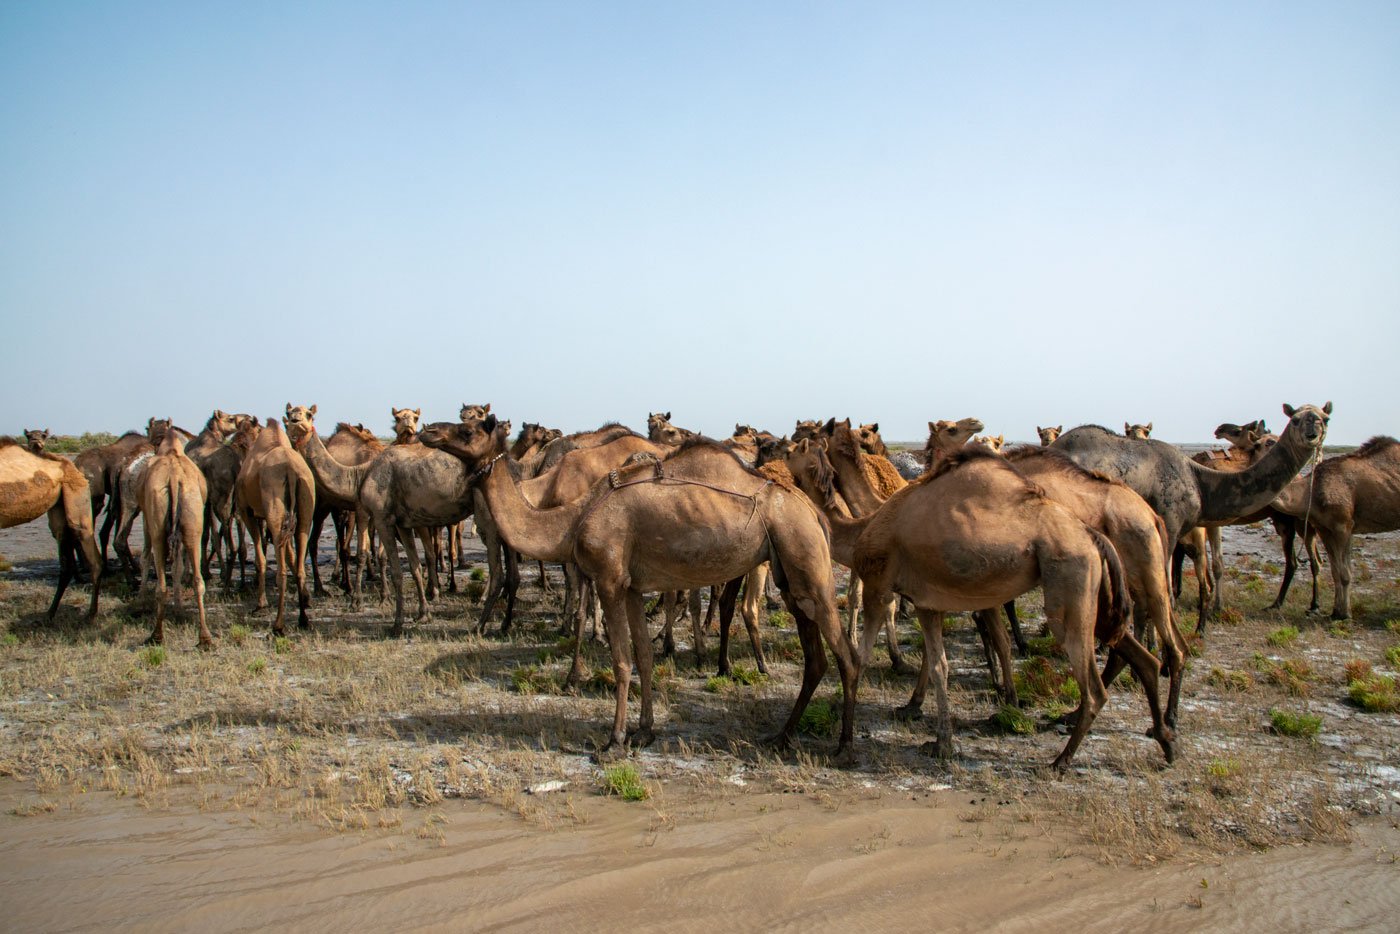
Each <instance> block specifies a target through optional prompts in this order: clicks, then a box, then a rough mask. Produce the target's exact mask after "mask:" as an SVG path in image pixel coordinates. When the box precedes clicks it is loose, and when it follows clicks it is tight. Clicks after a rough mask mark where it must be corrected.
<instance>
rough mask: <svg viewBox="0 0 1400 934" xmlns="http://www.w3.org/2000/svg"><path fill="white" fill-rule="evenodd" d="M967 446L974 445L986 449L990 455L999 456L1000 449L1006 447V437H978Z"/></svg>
mask: <svg viewBox="0 0 1400 934" xmlns="http://www.w3.org/2000/svg"><path fill="white" fill-rule="evenodd" d="M968 444H975V445H977V446H978V447H981V448H986V449H987V450H988V451H989V452H991V453H992V454H1000V453H1001V450H1002V448H1004V447H1006V435H1004V434H1002V435H978V436H977V437H975V438H973V439H972V440H971V441H969V442H968Z"/></svg>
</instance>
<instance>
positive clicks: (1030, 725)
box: [992, 704, 1035, 734]
mask: <svg viewBox="0 0 1400 934" xmlns="http://www.w3.org/2000/svg"><path fill="white" fill-rule="evenodd" d="M992 723H993V724H995V725H996V727H997V728H998V729H999V730H1001V731H1002V732H1003V733H1021V734H1030V733H1034V732H1035V721H1034V720H1032V719H1031V718H1030V717H1028V716H1026V714H1025V711H1023V710H1021V708H1020V707H1013V706H1011V705H1010V704H1002V705H1001V707H1000V708H999V709H998V710H997V712H996V713H994V714H992Z"/></svg>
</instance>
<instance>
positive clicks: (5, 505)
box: [0, 438, 102, 622]
mask: <svg viewBox="0 0 1400 934" xmlns="http://www.w3.org/2000/svg"><path fill="white" fill-rule="evenodd" d="M45 513H48V516H49V531H50V532H52V533H53V537H54V541H55V542H56V543H57V545H58V587H57V589H56V590H55V591H54V595H53V603H52V604H50V605H49V619H50V620H52V619H53V618H54V616H56V615H57V614H58V605H59V602H60V601H61V600H62V599H63V592H64V591H65V590H67V589H68V583H69V582H70V581H72V580H73V579H74V578H75V577H77V575H78V567H77V561H76V559H75V557H74V553H75V552H76V550H77V548H78V547H81V548H82V550H83V554H84V555H86V556H87V561H88V570H89V571H90V572H91V574H92V602H91V603H90V604H89V605H88V614H87V618H88V621H89V622H91V621H92V620H93V619H95V618H96V617H97V594H98V590H99V589H100V586H99V585H100V580H101V577H102V561H101V559H100V557H99V555H98V552H97V542H96V541H95V540H94V538H93V533H92V494H91V492H90V491H89V489H88V481H87V478H86V477H84V476H83V472H82V471H80V470H79V469H78V468H77V467H75V466H74V465H73V463H72V462H71V461H69V460H68V459H67V458H66V457H59V456H57V455H55V454H34V453H31V452H30V451H26V450H25V449H24V448H23V447H22V446H21V445H20V444H18V443H17V442H15V441H14V440H13V439H11V438H0V529H8V528H10V527H11V526H16V525H23V524H24V523H26V522H32V521H33V520H35V519H37V518H39V517H40V516H42V515H44V514H45Z"/></svg>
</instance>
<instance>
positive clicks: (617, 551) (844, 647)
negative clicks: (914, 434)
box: [423, 420, 859, 757]
mask: <svg viewBox="0 0 1400 934" xmlns="http://www.w3.org/2000/svg"><path fill="white" fill-rule="evenodd" d="M434 428H436V426H429V429H428V430H425V432H424V435H423V441H424V443H425V444H430V445H431V444H435V443H436V444H443V445H444V446H445V447H446V446H450V447H451V449H452V450H454V451H455V452H457V454H458V456H459V457H461V458H462V459H463V461H464V462H466V463H473V462H476V463H481V464H483V468H482V469H484V470H485V471H486V478H485V480H484V481H483V482H482V490H483V492H484V494H485V496H486V500H487V503H488V504H489V506H490V508H491V513H492V515H493V516H494V517H495V520H496V525H497V528H498V529H499V530H500V532H501V534H502V536H503V537H504V538H505V540H506V542H507V543H508V544H510V546H511V547H512V548H515V549H517V550H518V551H520V552H522V553H524V554H531V555H536V556H541V557H544V558H546V559H547V560H551V561H573V562H575V563H577V564H578V565H579V568H580V569H581V571H582V572H583V573H584V574H585V575H587V576H588V577H589V578H591V579H592V580H593V581H594V582H595V585H596V586H597V588H598V593H599V596H600V598H601V599H602V602H603V615H604V621H605V624H606V626H607V630H608V643H609V648H610V649H611V651H612V658H613V676H614V682H615V684H616V685H617V687H616V707H615V711H614V716H613V724H612V730H611V733H610V736H609V739H608V743H607V745H606V746H605V747H604V751H605V752H607V751H620V749H621V748H622V747H623V746H624V745H626V744H629V743H631V744H635V745H646V744H648V743H650V742H651V741H652V739H653V733H652V726H653V713H652V683H651V675H652V650H651V637H650V634H649V633H648V631H647V627H646V619H645V616H644V614H643V603H642V600H643V594H645V593H647V592H653V591H662V592H664V591H668V590H688V589H691V588H694V587H703V586H706V585H707V584H708V583H709V582H711V581H717V580H725V581H728V580H733V579H734V578H736V577H742V576H743V575H744V574H746V573H747V572H748V571H749V570H751V569H752V568H754V567H756V566H757V565H758V564H760V563H761V562H763V561H771V562H772V564H773V568H774V573H775V576H776V577H777V579H778V582H779V586H780V588H781V590H782V593H783V599H784V601H785V602H786V603H787V606H788V609H789V611H790V612H792V614H793V616H794V618H795V619H796V620H797V623H798V631H799V634H800V637H801V640H802V648H803V656H804V662H805V663H804V667H803V677H802V687H801V690H800V691H799V693H798V698H797V703H796V705H795V706H794V707H793V711H792V714H791V715H790V716H789V718H788V721H787V723H786V724H785V725H784V727H783V729H782V731H781V732H780V733H779V735H778V738H779V739H780V740H782V741H786V740H788V739H790V738H791V737H792V736H793V734H794V733H795V731H796V729H797V723H798V719H799V718H800V717H801V715H802V712H803V710H804V709H805V708H806V706H807V702H808V701H809V700H810V699H811V696H812V693H813V692H814V691H815V690H816V687H817V684H818V683H819V682H820V681H821V677H822V675H823V674H824V673H825V670H826V667H827V662H826V655H825V653H824V652H823V651H822V640H823V638H825V640H826V642H827V645H828V647H829V648H830V650H831V651H832V653H833V654H834V655H835V656H836V663H837V666H838V668H839V669H840V672H841V683H842V688H843V696H844V697H845V701H844V704H843V718H842V727H841V740H840V748H839V749H838V756H844V757H849V755H850V752H851V742H852V736H853V734H852V722H853V720H854V712H855V708H854V699H855V688H856V678H857V676H858V675H859V671H858V668H857V665H856V662H855V659H854V653H853V651H852V646H851V643H850V641H849V640H848V639H847V638H846V635H845V633H843V632H842V631H841V627H840V624H839V623H838V621H837V619H836V605H835V582H834V580H833V579H832V576H831V553H830V550H829V547H828V545H827V532H826V528H825V526H824V523H823V522H822V519H821V516H820V515H819V514H818V512H817V511H816V510H815V509H814V508H813V506H812V504H811V503H810V502H809V501H808V500H807V498H806V497H805V496H804V495H803V494H802V493H800V492H799V491H797V490H796V489H793V488H791V487H785V486H782V485H780V484H778V483H775V482H773V481H772V480H770V479H769V478H767V477H764V476H763V475H761V474H758V473H756V472H754V471H751V470H749V469H748V468H746V467H745V466H744V465H743V464H742V463H741V462H740V461H739V459H738V458H736V457H735V456H734V455H733V454H731V453H730V452H729V451H726V450H725V449H724V448H723V447H721V446H719V445H718V444H716V443H715V442H713V441H709V440H707V439H696V440H693V441H690V442H688V443H686V444H685V445H683V446H682V447H681V448H680V450H679V451H677V453H675V454H673V455H671V456H670V457H668V458H667V459H666V460H665V461H660V460H657V459H656V458H655V456H643V457H641V458H638V459H634V461H633V463H632V464H631V465H630V466H629V467H627V468H623V469H620V470H617V471H614V472H613V473H612V474H610V475H609V476H608V477H606V478H604V479H602V480H600V481H599V482H598V483H597V484H595V485H594V487H593V489H592V490H591V491H590V492H589V494H588V495H587V496H585V497H583V498H581V499H579V500H577V501H575V502H573V503H570V504H568V505H564V506H559V507H556V508H554V509H543V510H542V509H536V508H535V507H533V506H532V505H531V504H530V503H529V501H528V500H527V499H526V498H525V497H524V496H523V495H522V493H521V491H520V489H519V487H517V485H516V482H515V480H514V479H513V478H512V477H511V476H510V473H509V470H503V469H492V466H493V465H498V464H499V461H500V460H501V458H502V457H504V456H505V439H504V438H503V437H494V436H492V435H491V433H490V431H489V429H490V421H489V420H488V421H487V422H486V423H484V424H483V425H481V426H475V427H466V428H462V429H457V430H455V431H453V432H451V433H449V432H448V431H446V430H444V431H442V432H441V433H436V434H434V436H433V437H432V438H431V439H430V437H429V435H430V432H431V430H432V429H434ZM447 428H452V426H444V429H447ZM508 464H509V462H507V466H508ZM629 638H630V642H631V657H630V658H629V653H628V650H627V645H628V641H629ZM634 662H635V665H636V669H637V674H638V677H639V681H640V685H641V692H642V705H641V708H642V709H641V715H640V718H639V721H638V724H637V728H636V729H635V730H631V731H629V730H628V729H627V695H628V690H629V686H630V683H631V676H632V668H633V663H634Z"/></svg>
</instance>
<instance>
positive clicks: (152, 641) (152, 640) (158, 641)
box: [141, 633, 165, 645]
mask: <svg viewBox="0 0 1400 934" xmlns="http://www.w3.org/2000/svg"><path fill="white" fill-rule="evenodd" d="M141 644H142V645H164V644H165V640H164V639H163V638H160V637H158V636H156V635H155V634H154V633H152V634H151V635H149V636H147V637H146V641H145V642H142V643H141Z"/></svg>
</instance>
